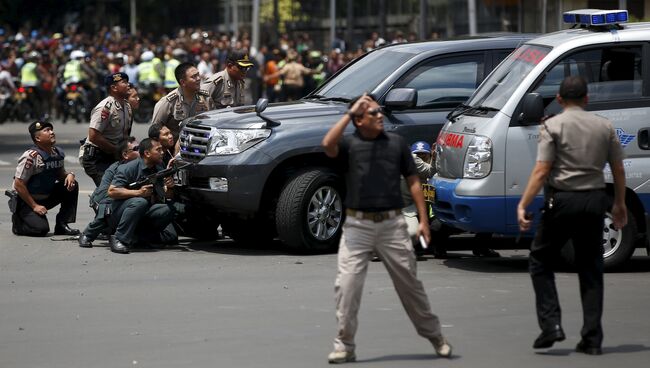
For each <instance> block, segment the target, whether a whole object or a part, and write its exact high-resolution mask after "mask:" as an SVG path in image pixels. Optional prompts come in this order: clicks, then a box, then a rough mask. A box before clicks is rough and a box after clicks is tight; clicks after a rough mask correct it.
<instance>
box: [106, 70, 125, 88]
mask: <svg viewBox="0 0 650 368" xmlns="http://www.w3.org/2000/svg"><path fill="white" fill-rule="evenodd" d="M123 79H124V80H126V81H127V82H128V81H129V76H128V75H126V73H122V72H119V73H113V74H109V75H107V76H106V78H104V84H105V85H106V87H110V86H112V85H113V83H117V82H119V81H121V80H123Z"/></svg>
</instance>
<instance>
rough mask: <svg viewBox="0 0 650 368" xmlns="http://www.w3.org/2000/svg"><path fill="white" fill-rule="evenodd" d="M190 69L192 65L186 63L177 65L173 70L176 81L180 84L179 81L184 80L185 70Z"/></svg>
mask: <svg viewBox="0 0 650 368" xmlns="http://www.w3.org/2000/svg"><path fill="white" fill-rule="evenodd" d="M192 67H194V64H192V63H188V62H184V63H180V64H178V66H177V67H176V69H174V76H175V77H176V81H177V82H178V83H180V82H181V80H183V79H185V73H186V72H187V69H189V68H192Z"/></svg>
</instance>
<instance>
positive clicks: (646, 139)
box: [637, 128, 650, 150]
mask: <svg viewBox="0 0 650 368" xmlns="http://www.w3.org/2000/svg"><path fill="white" fill-rule="evenodd" d="M637 136H638V137H639V148H641V149H642V150H650V128H643V129H639V132H638V133H637Z"/></svg>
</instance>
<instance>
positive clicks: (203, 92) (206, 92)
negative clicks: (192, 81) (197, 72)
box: [198, 89, 210, 97]
mask: <svg viewBox="0 0 650 368" xmlns="http://www.w3.org/2000/svg"><path fill="white" fill-rule="evenodd" d="M198 93H199V95H202V96H206V97H207V96H210V92H208V91H206V90H204V89H200V90H199V92H198Z"/></svg>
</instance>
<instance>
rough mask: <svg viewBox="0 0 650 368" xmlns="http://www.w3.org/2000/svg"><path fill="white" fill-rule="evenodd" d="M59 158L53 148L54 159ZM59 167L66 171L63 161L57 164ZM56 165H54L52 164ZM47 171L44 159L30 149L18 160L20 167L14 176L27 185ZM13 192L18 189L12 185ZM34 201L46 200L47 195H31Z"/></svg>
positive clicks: (17, 167)
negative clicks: (36, 176) (30, 180)
mask: <svg viewBox="0 0 650 368" xmlns="http://www.w3.org/2000/svg"><path fill="white" fill-rule="evenodd" d="M57 156H59V153H58V151H57V150H55V149H54V148H52V157H57ZM57 163H58V164H59V165H61V170H65V169H64V166H63V165H64V162H63V161H58V162H57ZM52 164H54V163H52ZM44 170H45V162H44V161H43V157H41V155H40V154H39V153H38V151H36V150H34V149H31V148H30V149H28V150H27V151H25V152H24V153H23V154H22V155H21V156H20V158H18V166H16V173H15V174H14V178H15V179H22V180H23V181H24V182H25V184H27V182H28V181H29V179H31V177H32V176H34V175H36V174H39V173H41V172H43V171H44ZM12 188H13V190H16V187H15V186H14V185H13V184H12ZM30 194H31V193H30ZM31 195H32V197H33V198H34V199H37V200H38V199H45V198H47V197H48V196H47V194H31Z"/></svg>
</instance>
